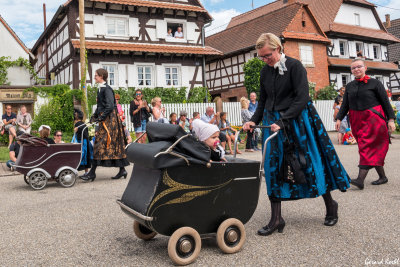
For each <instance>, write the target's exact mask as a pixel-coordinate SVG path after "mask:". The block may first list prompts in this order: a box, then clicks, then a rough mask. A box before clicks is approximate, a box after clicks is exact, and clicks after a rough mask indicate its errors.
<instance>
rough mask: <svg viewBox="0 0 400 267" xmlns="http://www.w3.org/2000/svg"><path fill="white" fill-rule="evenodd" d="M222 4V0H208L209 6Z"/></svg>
mask: <svg viewBox="0 0 400 267" xmlns="http://www.w3.org/2000/svg"><path fill="white" fill-rule="evenodd" d="M222 2H224V0H210V3H211V5H216V4H219V3H222Z"/></svg>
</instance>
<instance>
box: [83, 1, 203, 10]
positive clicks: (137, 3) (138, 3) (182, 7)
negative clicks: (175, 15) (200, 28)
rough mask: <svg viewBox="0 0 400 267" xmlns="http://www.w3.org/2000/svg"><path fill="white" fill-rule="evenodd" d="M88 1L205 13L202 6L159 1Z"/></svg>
mask: <svg viewBox="0 0 400 267" xmlns="http://www.w3.org/2000/svg"><path fill="white" fill-rule="evenodd" d="M89 1H91V2H102V3H109V4H119V5H130V6H143V7H158V8H168V9H176V10H184V11H194V12H204V13H207V10H206V9H204V7H202V6H195V5H187V4H178V3H171V2H161V1H153V0H89Z"/></svg>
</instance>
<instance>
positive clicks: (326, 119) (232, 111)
mask: <svg viewBox="0 0 400 267" xmlns="http://www.w3.org/2000/svg"><path fill="white" fill-rule="evenodd" d="M333 102H334V101H333V100H317V101H315V102H314V106H315V108H316V109H317V111H318V114H319V116H320V117H321V119H322V122H323V123H324V125H325V129H326V130H327V131H334V130H335V122H334V121H333V113H334V110H333ZM394 103H395V102H392V104H394ZM121 106H122V109H123V110H124V113H125V117H126V119H125V121H126V123H127V127H128V130H129V131H130V132H132V131H134V129H133V123H131V118H130V115H129V105H121ZM163 106H164V107H165V114H168V116H169V114H171V113H172V112H175V113H176V114H178V116H179V112H180V111H182V110H185V111H186V112H187V114H188V118H192V115H193V112H196V111H197V112H199V113H200V115H201V116H202V115H203V114H204V113H205V112H206V108H207V107H210V106H211V107H213V108H214V110H215V103H186V104H164V105H163ZM95 108H96V106H93V110H94V109H95ZM240 109H241V108H240V103H239V102H226V103H223V110H224V111H225V112H227V113H228V116H227V119H228V121H229V122H230V123H231V125H236V126H239V125H242V118H241V115H240Z"/></svg>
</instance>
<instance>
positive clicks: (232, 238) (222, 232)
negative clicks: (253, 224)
mask: <svg viewBox="0 0 400 267" xmlns="http://www.w3.org/2000/svg"><path fill="white" fill-rule="evenodd" d="M245 240H246V231H245V229H244V225H243V223H242V222H241V221H239V220H238V219H235V218H230V219H227V220H225V221H223V222H222V223H221V225H220V226H219V227H218V231H217V244H218V247H219V248H220V249H221V250H222V251H223V252H225V253H228V254H232V253H236V252H238V251H239V250H240V249H241V248H242V247H243V244H244V242H245Z"/></svg>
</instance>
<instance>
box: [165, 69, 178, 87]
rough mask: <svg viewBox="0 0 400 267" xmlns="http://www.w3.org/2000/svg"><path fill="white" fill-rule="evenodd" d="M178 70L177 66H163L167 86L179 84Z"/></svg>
mask: <svg viewBox="0 0 400 267" xmlns="http://www.w3.org/2000/svg"><path fill="white" fill-rule="evenodd" d="M178 77H179V71H178V68H177V67H166V68H165V82H166V85H167V86H177V85H179V80H178Z"/></svg>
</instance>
